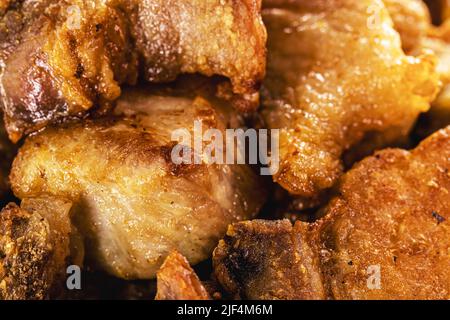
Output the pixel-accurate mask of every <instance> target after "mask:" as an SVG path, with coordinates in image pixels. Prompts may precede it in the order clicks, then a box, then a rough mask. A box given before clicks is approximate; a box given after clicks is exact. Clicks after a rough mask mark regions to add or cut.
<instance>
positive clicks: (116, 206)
mask: <svg viewBox="0 0 450 320" xmlns="http://www.w3.org/2000/svg"><path fill="white" fill-rule="evenodd" d="M190 82H191V83H192V81H190ZM183 87H184V88H185V89H184V90H182V91H181V92H180V91H179V90H175V89H174V90H171V89H152V88H145V89H143V90H141V91H139V90H137V91H134V92H129V93H128V94H127V93H126V94H125V95H124V97H123V98H121V100H120V101H119V104H118V110H117V113H124V114H127V115H129V116H130V118H129V119H122V118H118V119H115V120H114V119H113V120H102V121H97V122H92V121H85V122H84V123H83V124H73V125H65V126H60V127H57V128H48V129H47V130H45V131H44V132H42V133H40V134H37V135H35V136H33V137H30V138H29V139H27V141H26V143H25V145H24V146H23V147H22V148H21V150H20V151H19V155H18V157H17V158H16V160H15V162H14V165H13V170H12V174H11V184H12V187H13V191H14V193H15V195H16V196H17V197H19V198H24V197H29V196H30V195H39V194H42V193H48V194H52V195H59V196H66V197H69V198H70V199H72V201H74V203H76V204H77V207H78V213H77V215H76V217H75V220H76V224H77V226H79V229H80V231H81V232H82V233H83V234H84V235H86V237H87V239H88V243H89V244H90V245H89V246H88V247H89V249H90V252H88V253H89V255H90V257H91V258H92V259H93V260H94V261H95V262H96V263H97V265H98V266H99V267H101V268H102V269H104V270H106V271H108V272H109V273H111V274H113V275H116V276H118V277H121V278H126V279H131V278H153V277H154V276H155V275H156V271H157V270H158V268H159V267H160V266H161V264H162V263H163V261H164V259H165V258H166V256H167V255H168V254H169V253H170V252H171V251H172V250H174V249H176V250H178V251H179V252H180V253H181V254H183V255H184V256H186V257H187V258H188V260H189V262H190V263H192V264H196V263H198V262H200V261H202V260H204V259H206V258H207V257H208V256H210V254H211V252H212V251H213V249H214V246H215V245H216V244H217V241H218V240H219V239H220V238H221V237H222V236H223V235H224V234H225V232H226V228H227V226H228V224H230V223H232V222H236V221H239V220H242V219H249V218H252V217H254V216H255V215H256V214H257V213H258V211H259V209H260V207H261V205H262V204H263V202H264V192H263V186H262V184H261V181H260V180H259V179H258V177H257V176H256V175H255V174H254V173H253V171H252V170H251V169H250V168H249V167H247V166H242V165H215V164H207V163H203V164H201V165H187V164H181V165H176V164H174V163H173V162H172V160H171V151H172V149H173V147H174V145H175V144H176V143H175V142H173V141H171V134H172V132H173V131H174V130H176V129H183V128H186V129H187V130H188V132H190V134H191V135H193V126H194V120H202V121H203V129H204V131H203V132H205V131H206V129H207V128H218V129H219V130H224V129H225V127H226V126H231V122H232V121H233V120H232V117H231V116H229V115H227V114H226V112H224V113H222V111H221V110H226V111H227V112H229V111H231V110H230V108H229V104H228V103H226V102H224V101H222V100H220V99H217V98H214V97H212V96H210V95H209V90H206V91H205V90H203V89H200V88H197V89H193V88H192V85H191V88H190V87H189V86H183ZM133 114H134V115H133ZM206 145H208V143H205V145H204V147H205V146H206Z"/></svg>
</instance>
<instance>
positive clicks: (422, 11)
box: [383, 0, 431, 53]
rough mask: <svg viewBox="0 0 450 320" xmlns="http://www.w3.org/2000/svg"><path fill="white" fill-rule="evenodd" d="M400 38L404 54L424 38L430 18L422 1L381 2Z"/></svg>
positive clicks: (386, 0) (385, 0) (394, 0)
mask: <svg viewBox="0 0 450 320" xmlns="http://www.w3.org/2000/svg"><path fill="white" fill-rule="evenodd" d="M383 2H384V3H385V5H386V8H387V9H388V11H389V14H390V15H391V18H392V20H393V22H394V27H395V30H397V31H398V33H399V34H400V37H401V38H402V46H403V49H404V50H405V52H407V53H410V52H411V51H413V50H415V49H416V48H417V47H418V46H420V43H421V41H422V38H423V37H426V36H427V34H428V31H429V28H430V26H431V16H430V12H429V10H428V8H427V6H426V4H425V3H424V2H423V1H422V0H383Z"/></svg>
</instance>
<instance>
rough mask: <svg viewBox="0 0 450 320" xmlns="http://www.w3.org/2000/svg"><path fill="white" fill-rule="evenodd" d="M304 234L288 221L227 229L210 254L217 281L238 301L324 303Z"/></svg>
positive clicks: (262, 222) (320, 282)
mask: <svg viewBox="0 0 450 320" xmlns="http://www.w3.org/2000/svg"><path fill="white" fill-rule="evenodd" d="M305 231H306V229H305V228H304V226H303V225H302V224H297V225H295V227H292V224H291V223H290V222H289V221H288V220H282V221H273V222H269V221H263V220H253V221H249V222H242V223H237V224H234V225H232V226H230V227H229V228H228V232H227V235H226V236H225V238H224V239H223V240H221V241H220V243H219V246H218V247H217V248H216V250H215V251H214V256H213V262H214V269H215V275H216V277H217V279H218V281H219V282H220V283H221V284H222V286H223V287H224V288H225V289H226V290H227V292H229V293H230V294H231V295H233V296H234V297H236V298H242V299H250V300H272V299H276V300H279V299H281V300H287V299H289V300H309V299H324V298H325V295H324V289H323V285H322V281H321V275H320V273H319V272H318V260H317V258H316V256H315V253H314V252H313V251H312V250H311V248H310V247H309V246H308V241H307V239H306V237H307V233H306V232H305Z"/></svg>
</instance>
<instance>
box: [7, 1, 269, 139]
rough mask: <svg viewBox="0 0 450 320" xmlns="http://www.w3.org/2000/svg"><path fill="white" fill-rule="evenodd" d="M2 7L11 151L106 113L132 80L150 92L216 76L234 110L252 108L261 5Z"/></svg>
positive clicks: (260, 52) (260, 60)
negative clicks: (27, 139) (230, 94)
mask: <svg viewBox="0 0 450 320" xmlns="http://www.w3.org/2000/svg"><path fill="white" fill-rule="evenodd" d="M5 7H7V8H8V9H7V10H6V12H3V13H1V12H2V11H1V10H2V9H0V14H1V15H0V66H1V67H0V75H1V77H0V78H1V83H0V93H1V102H0V104H3V109H4V110H5V119H6V123H7V130H8V133H9V136H10V138H11V139H12V140H13V141H17V140H19V139H20V138H21V137H22V136H23V135H24V134H28V133H30V132H33V131H36V130H38V129H40V128H42V127H44V126H45V125H47V124H48V123H52V122H59V121H62V120H64V119H65V118H70V117H82V116H84V115H85V114H86V112H87V111H88V110H90V109H92V108H93V107H95V111H96V112H103V111H105V110H107V109H109V107H110V105H111V104H112V103H113V101H115V100H116V99H117V98H118V97H119V95H120V92H121V90H120V85H121V84H133V83H135V82H136V79H137V76H138V73H139V71H141V74H142V75H143V76H144V78H145V79H146V80H149V81H152V82H162V81H171V80H174V79H175V78H176V76H177V75H178V74H180V73H195V72H199V73H203V74H206V75H214V74H218V75H223V76H226V77H229V78H230V79H231V82H232V84H233V88H232V90H233V91H234V93H236V94H238V95H239V96H240V97H241V98H236V103H235V105H236V106H238V107H240V108H243V109H246V108H250V107H252V106H256V104H257V101H258V93H257V91H258V89H259V84H260V82H261V80H262V78H263V77H264V70H265V41H266V32H265V28H264V25H263V24H262V21H261V16H260V0H245V1H238V2H236V1H232V0H225V1H222V0H213V1H204V0H189V1H179V0H171V1H162V0H132V1H128V0H127V1H125V0H107V1H83V0H67V1H59V0H46V1H34V0H25V1H23V0H21V1H19V0H13V1H9V5H8V3H3V4H2V7H1V8H5ZM3 11H5V10H4V9H3ZM138 62H140V63H138Z"/></svg>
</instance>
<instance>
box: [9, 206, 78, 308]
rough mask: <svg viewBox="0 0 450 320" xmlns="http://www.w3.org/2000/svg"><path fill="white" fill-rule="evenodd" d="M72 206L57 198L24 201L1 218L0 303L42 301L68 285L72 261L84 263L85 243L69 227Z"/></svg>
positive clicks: (11, 207) (10, 207)
mask: <svg viewBox="0 0 450 320" xmlns="http://www.w3.org/2000/svg"><path fill="white" fill-rule="evenodd" d="M71 208H72V203H71V202H70V201H67V200H63V199H56V198H35V199H25V200H24V201H23V202H22V206H21V207H20V208H19V207H18V206H17V205H15V204H9V205H8V206H7V207H6V208H5V209H3V211H2V212H1V214H0V300H5V299H6V300H35V299H36V300H40V299H47V298H50V297H52V296H55V295H57V294H58V293H59V292H60V291H61V289H62V288H63V285H65V278H64V275H65V274H66V266H67V263H68V262H69V258H70V257H71V256H72V253H74V250H77V252H78V254H74V255H73V258H74V260H72V261H75V262H76V263H81V261H82V255H83V252H82V243H81V242H76V241H74V242H71V239H72V238H73V239H76V234H77V233H76V230H75V229H73V228H72V226H71V223H70V212H71Z"/></svg>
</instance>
